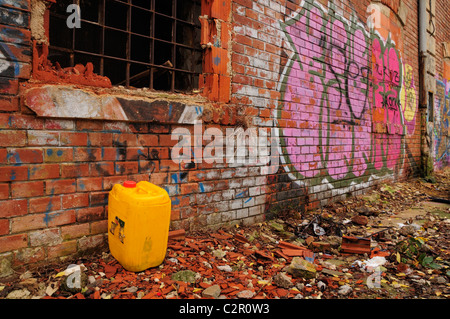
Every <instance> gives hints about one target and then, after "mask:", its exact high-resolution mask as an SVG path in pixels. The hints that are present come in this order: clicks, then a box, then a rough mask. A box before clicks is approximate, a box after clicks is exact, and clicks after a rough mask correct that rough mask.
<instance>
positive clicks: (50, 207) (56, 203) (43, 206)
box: [29, 196, 61, 214]
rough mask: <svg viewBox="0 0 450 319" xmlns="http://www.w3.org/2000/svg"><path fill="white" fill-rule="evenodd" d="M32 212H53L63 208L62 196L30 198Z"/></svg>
mask: <svg viewBox="0 0 450 319" xmlns="http://www.w3.org/2000/svg"><path fill="white" fill-rule="evenodd" d="M29 202H30V209H29V211H30V214H34V213H43V212H51V211H55V210H60V209H61V198H60V197H59V196H51V197H38V198H30V200H29Z"/></svg>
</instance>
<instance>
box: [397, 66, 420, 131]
mask: <svg viewBox="0 0 450 319" xmlns="http://www.w3.org/2000/svg"><path fill="white" fill-rule="evenodd" d="M403 74H404V76H403V84H402V89H401V91H400V104H401V105H402V112H403V118H404V120H405V125H406V128H407V130H408V132H407V133H408V134H409V135H411V134H413V133H414V128H415V124H416V112H417V107H418V99H417V95H416V90H415V88H416V87H415V84H414V75H413V68H412V66H410V65H409V64H404V65H403Z"/></svg>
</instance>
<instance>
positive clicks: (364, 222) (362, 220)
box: [352, 215, 369, 226]
mask: <svg viewBox="0 0 450 319" xmlns="http://www.w3.org/2000/svg"><path fill="white" fill-rule="evenodd" d="M352 222H354V223H355V224H358V225H362V226H365V225H367V223H369V218H367V217H366V216H362V215H356V216H353V217H352Z"/></svg>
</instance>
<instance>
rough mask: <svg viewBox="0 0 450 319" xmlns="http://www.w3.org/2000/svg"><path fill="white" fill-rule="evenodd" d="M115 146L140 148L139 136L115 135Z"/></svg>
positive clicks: (128, 134)
mask: <svg viewBox="0 0 450 319" xmlns="http://www.w3.org/2000/svg"><path fill="white" fill-rule="evenodd" d="M113 145H114V146H119V147H122V146H124V147H136V146H140V144H139V141H138V138H137V134H132V133H115V134H114V135H113Z"/></svg>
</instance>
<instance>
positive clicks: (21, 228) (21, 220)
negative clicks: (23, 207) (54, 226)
mask: <svg viewBox="0 0 450 319" xmlns="http://www.w3.org/2000/svg"><path fill="white" fill-rule="evenodd" d="M46 217H47V214H31V215H26V216H21V217H15V218H12V219H11V233H20V232H25V231H29V230H33V229H40V228H45V226H46V224H45V221H46Z"/></svg>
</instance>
